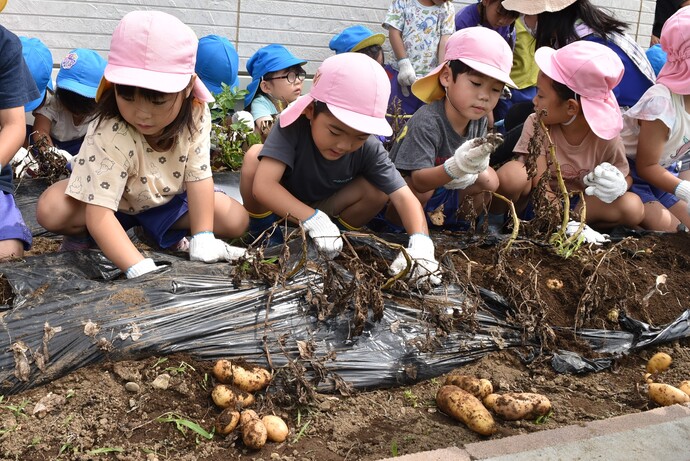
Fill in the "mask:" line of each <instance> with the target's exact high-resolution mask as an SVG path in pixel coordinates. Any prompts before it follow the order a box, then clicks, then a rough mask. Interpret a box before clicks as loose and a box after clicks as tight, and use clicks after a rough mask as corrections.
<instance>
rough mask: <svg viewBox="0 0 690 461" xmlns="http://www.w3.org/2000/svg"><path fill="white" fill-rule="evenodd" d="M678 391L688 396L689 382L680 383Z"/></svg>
mask: <svg viewBox="0 0 690 461" xmlns="http://www.w3.org/2000/svg"><path fill="white" fill-rule="evenodd" d="M678 389H680V390H681V391H683V392H685V393H686V394H688V395H690V381H682V382H681V383H680V385H679V386H678Z"/></svg>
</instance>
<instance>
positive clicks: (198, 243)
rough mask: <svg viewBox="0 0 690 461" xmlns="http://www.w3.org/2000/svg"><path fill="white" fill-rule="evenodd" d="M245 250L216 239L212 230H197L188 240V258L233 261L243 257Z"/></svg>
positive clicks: (206, 261) (210, 261)
mask: <svg viewBox="0 0 690 461" xmlns="http://www.w3.org/2000/svg"><path fill="white" fill-rule="evenodd" d="M246 255H247V250H246V249H244V248H239V247H234V246H230V245H228V244H227V243H225V242H224V241H222V240H220V239H217V238H216V236H215V235H213V232H210V231H206V232H199V233H198V234H194V235H193V236H192V239H191V240H190V241H189V260H190V261H203V262H205V263H215V262H218V261H234V260H236V259H239V258H242V257H245V256H246Z"/></svg>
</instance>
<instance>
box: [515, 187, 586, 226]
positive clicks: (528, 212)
mask: <svg viewBox="0 0 690 461" xmlns="http://www.w3.org/2000/svg"><path fill="white" fill-rule="evenodd" d="M532 193H534V191H533V192H532ZM579 203H580V195H579V194H578V195H571V196H570V211H573V210H574V209H575V208H577V205H578V204H579ZM535 216H536V215H535V213H534V204H533V203H532V200H531V199H530V201H529V202H527V206H526V207H525V209H524V210H523V211H522V213H518V217H519V218H520V219H522V220H523V221H531V220H532V219H534V217H535Z"/></svg>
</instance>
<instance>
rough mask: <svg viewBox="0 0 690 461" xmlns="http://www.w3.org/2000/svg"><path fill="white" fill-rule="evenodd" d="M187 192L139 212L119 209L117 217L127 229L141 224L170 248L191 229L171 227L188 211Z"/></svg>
mask: <svg viewBox="0 0 690 461" xmlns="http://www.w3.org/2000/svg"><path fill="white" fill-rule="evenodd" d="M188 211H189V205H188V204H187V193H186V192H183V193H181V194H179V195H175V196H174V197H173V198H172V200H170V201H169V202H168V203H166V204H165V205H161V206H157V207H155V208H150V209H148V210H146V211H142V212H141V213H138V214H133V215H132V214H126V213H122V212H121V211H118V212H116V213H115V217H116V218H117V220H118V221H120V224H121V225H122V227H123V228H124V229H125V230H129V229H131V228H132V227H135V226H141V227H142V228H144V230H145V231H146V232H147V233H148V234H149V236H150V237H151V238H152V239H154V240H155V242H156V243H157V244H158V245H159V246H160V247H161V248H170V247H172V246H173V245H175V244H176V243H177V242H179V241H180V240H181V239H182V238H183V237H185V236H186V235H187V232H188V231H189V229H171V227H172V226H173V225H174V224H175V223H176V222H177V221H178V220H179V219H180V218H181V217H182V216H184V215H185V214H186V213H187V212H188Z"/></svg>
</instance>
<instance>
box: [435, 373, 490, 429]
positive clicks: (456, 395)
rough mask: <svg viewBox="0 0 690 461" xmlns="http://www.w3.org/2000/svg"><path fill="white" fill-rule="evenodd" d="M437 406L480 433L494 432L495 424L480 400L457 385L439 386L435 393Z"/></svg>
mask: <svg viewBox="0 0 690 461" xmlns="http://www.w3.org/2000/svg"><path fill="white" fill-rule="evenodd" d="M436 405H437V406H438V408H439V409H440V410H441V411H442V412H444V413H446V414H447V415H449V416H451V417H452V418H454V419H456V420H458V421H461V422H463V423H465V425H467V427H468V428H470V429H471V430H473V431H474V432H477V433H479V434H481V435H491V434H493V433H494V432H496V424H495V423H494V419H493V418H492V417H491V414H490V413H489V411H488V410H487V409H486V408H485V407H484V405H482V402H481V401H480V400H479V399H477V398H476V397H475V396H473V395H472V394H470V393H469V392H467V391H465V390H462V389H461V388H459V387H458V386H453V385H447V386H441V388H440V389H439V390H438V392H437V393H436Z"/></svg>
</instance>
